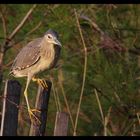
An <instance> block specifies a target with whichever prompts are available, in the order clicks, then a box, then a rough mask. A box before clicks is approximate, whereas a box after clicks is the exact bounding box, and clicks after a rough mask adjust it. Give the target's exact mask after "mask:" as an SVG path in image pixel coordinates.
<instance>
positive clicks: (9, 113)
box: [0, 80, 21, 136]
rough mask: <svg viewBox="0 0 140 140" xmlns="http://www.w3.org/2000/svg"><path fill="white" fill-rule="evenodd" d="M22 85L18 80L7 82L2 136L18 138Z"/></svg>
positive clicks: (0, 133) (0, 131) (0, 132)
mask: <svg viewBox="0 0 140 140" xmlns="http://www.w3.org/2000/svg"><path fill="white" fill-rule="evenodd" d="M20 95H21V85H20V83H19V82H18V81H16V80H6V83H5V89H4V98H3V108H2V119H1V130H0V136H16V135H17V127H18V110H19V107H18V106H19V103H20Z"/></svg>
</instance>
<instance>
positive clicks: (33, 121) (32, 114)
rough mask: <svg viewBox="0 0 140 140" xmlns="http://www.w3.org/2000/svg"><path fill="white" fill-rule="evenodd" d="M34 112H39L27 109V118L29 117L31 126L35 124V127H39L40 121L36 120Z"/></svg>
mask: <svg viewBox="0 0 140 140" xmlns="http://www.w3.org/2000/svg"><path fill="white" fill-rule="evenodd" d="M34 112H39V113H40V111H39V110H37V109H28V113H29V117H30V120H31V122H32V123H33V124H36V125H40V124H41V122H40V120H39V119H38V118H37V116H36V115H35V114H34Z"/></svg>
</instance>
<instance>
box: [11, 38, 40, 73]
mask: <svg viewBox="0 0 140 140" xmlns="http://www.w3.org/2000/svg"><path fill="white" fill-rule="evenodd" d="M41 40H42V38H37V39H35V40H33V41H31V42H30V43H28V44H27V45H26V46H25V47H24V48H23V49H22V50H21V51H20V52H19V54H18V55H17V57H16V58H15V60H14V62H13V65H12V68H11V71H12V70H22V69H26V68H28V67H30V66H32V65H33V64H35V63H36V62H38V60H39V59H40V43H41Z"/></svg>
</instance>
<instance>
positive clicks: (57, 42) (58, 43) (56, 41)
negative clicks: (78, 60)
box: [54, 39, 62, 47]
mask: <svg viewBox="0 0 140 140" xmlns="http://www.w3.org/2000/svg"><path fill="white" fill-rule="evenodd" d="M54 44H56V45H58V46H61V47H62V44H61V43H60V42H59V41H58V40H57V39H55V40H54Z"/></svg>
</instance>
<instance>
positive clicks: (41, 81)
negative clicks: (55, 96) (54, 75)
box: [32, 77, 48, 89]
mask: <svg viewBox="0 0 140 140" xmlns="http://www.w3.org/2000/svg"><path fill="white" fill-rule="evenodd" d="M32 80H33V81H34V82H37V83H38V84H39V85H40V86H41V87H43V88H45V89H48V85H47V83H46V81H45V80H44V79H40V78H35V77H33V78H32Z"/></svg>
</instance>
